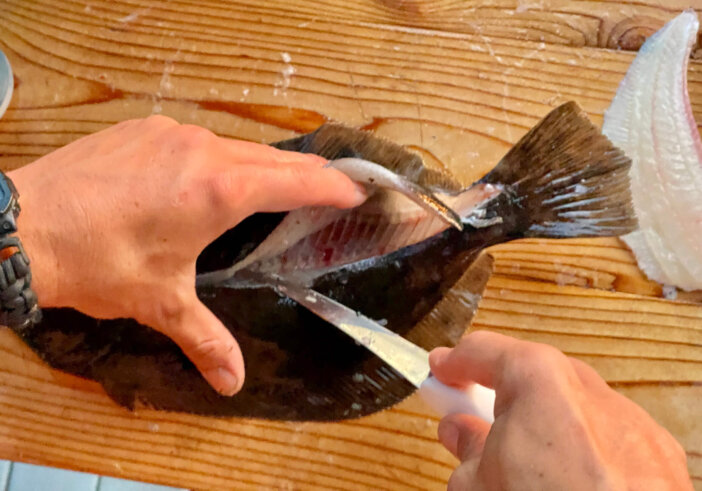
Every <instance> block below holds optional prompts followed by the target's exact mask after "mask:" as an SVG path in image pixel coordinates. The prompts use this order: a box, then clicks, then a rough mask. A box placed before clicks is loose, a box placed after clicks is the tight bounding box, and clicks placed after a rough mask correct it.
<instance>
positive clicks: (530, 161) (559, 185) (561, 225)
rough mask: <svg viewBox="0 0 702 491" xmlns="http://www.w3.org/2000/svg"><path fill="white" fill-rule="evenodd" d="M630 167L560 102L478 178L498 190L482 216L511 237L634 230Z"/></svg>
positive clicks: (570, 106) (583, 118)
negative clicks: (501, 224)
mask: <svg viewBox="0 0 702 491" xmlns="http://www.w3.org/2000/svg"><path fill="white" fill-rule="evenodd" d="M630 165H631V161H630V160H629V158H628V157H627V156H626V155H624V153H623V152H622V151H621V150H619V149H618V148H616V147H615V146H614V145H613V144H612V143H611V142H610V141H609V140H608V139H607V137H606V136H604V135H603V134H602V133H601V132H600V130H599V129H597V127H595V126H594V125H593V124H592V123H591V122H590V120H589V119H588V118H587V116H586V115H585V113H584V112H583V111H582V110H581V109H580V108H579V107H578V105H577V104H576V103H574V102H569V103H566V104H563V105H562V106H560V107H558V108H556V109H554V110H553V111H551V112H550V113H549V114H548V115H547V116H546V117H545V118H544V119H543V120H542V121H541V122H540V123H539V124H537V125H536V126H535V127H534V128H532V129H531V130H530V131H529V132H528V133H527V134H526V135H525V136H524V137H523V138H522V139H521V140H520V141H519V142H518V143H517V144H516V145H515V146H514V147H513V148H512V149H511V150H510V151H509V152H508V153H507V155H505V157H504V158H503V159H502V160H501V161H500V163H499V164H498V165H497V166H496V167H495V168H494V169H493V170H492V171H491V172H490V173H489V174H487V175H486V176H485V177H484V178H483V179H481V181H480V182H482V183H486V184H493V185H498V186H502V187H503V188H504V190H505V192H503V193H500V195H499V196H498V198H496V199H495V200H492V201H491V202H489V203H486V209H485V216H486V217H490V216H501V217H503V220H505V221H507V222H508V223H506V224H505V225H506V226H507V228H506V230H507V234H508V235H509V236H511V237H513V238H515V237H542V238H567V237H603V236H619V235H624V234H627V233H629V232H631V231H632V230H634V229H635V228H636V226H637V224H636V218H635V215H634V211H633V207H632V203H631V194H630V190H629V167H630ZM505 207H508V208H509V209H508V210H505Z"/></svg>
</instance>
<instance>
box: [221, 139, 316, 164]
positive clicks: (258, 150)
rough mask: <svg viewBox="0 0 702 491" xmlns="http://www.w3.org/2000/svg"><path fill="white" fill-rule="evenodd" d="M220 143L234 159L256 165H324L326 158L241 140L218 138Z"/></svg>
mask: <svg viewBox="0 0 702 491" xmlns="http://www.w3.org/2000/svg"><path fill="white" fill-rule="evenodd" d="M220 143H222V145H223V147H224V148H225V150H226V151H227V152H229V153H230V155H231V157H232V158H233V159H234V160H237V161H240V162H247V163H250V164H256V165H265V166H269V167H272V166H280V165H297V164H299V163H310V164H314V165H316V166H317V167H324V165H326V163H327V162H328V161H327V159H325V158H323V157H320V156H319V155H315V154H312V153H300V152H292V151H289V150H280V149H277V148H275V147H272V146H270V145H264V144H261V143H254V142H248V141H241V140H231V139H229V138H220Z"/></svg>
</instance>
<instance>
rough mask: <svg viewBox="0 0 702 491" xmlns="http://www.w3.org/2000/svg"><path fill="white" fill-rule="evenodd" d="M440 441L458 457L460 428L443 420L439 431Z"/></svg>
mask: <svg viewBox="0 0 702 491" xmlns="http://www.w3.org/2000/svg"><path fill="white" fill-rule="evenodd" d="M437 433H438V435H439V441H440V442H441V444H442V445H443V446H444V447H446V449H447V450H448V451H449V452H451V453H452V454H454V455H456V451H457V448H458V426H456V425H455V424H453V423H452V422H450V421H447V420H445V419H444V420H441V422H440V423H439V428H438V430H437Z"/></svg>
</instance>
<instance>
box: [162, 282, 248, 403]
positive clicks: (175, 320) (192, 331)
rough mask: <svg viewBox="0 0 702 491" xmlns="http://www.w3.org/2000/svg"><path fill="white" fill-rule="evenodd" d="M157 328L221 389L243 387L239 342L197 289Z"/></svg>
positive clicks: (229, 392) (230, 390)
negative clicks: (197, 293) (206, 303)
mask: <svg viewBox="0 0 702 491" xmlns="http://www.w3.org/2000/svg"><path fill="white" fill-rule="evenodd" d="M157 328H158V330H159V331H161V332H162V333H163V334H165V335H167V336H168V337H170V338H171V339H173V341H175V343H176V344H178V346H180V348H181V349H182V350H183V353H185V355H186V356H187V357H188V358H189V359H190V361H192V362H193V363H194V364H195V366H196V367H197V368H198V370H199V371H200V373H201V374H202V376H203V377H204V378H205V380H207V382H209V384H210V385H211V386H212V387H213V388H214V389H215V390H216V391H217V392H219V393H220V394H222V395H227V396H231V395H234V394H235V393H237V392H238V391H239V390H240V389H241V387H242V385H243V383H244V359H243V356H242V354H241V350H240V348H239V345H238V343H237V342H236V340H235V339H234V337H233V336H232V334H231V333H230V332H229V330H228V329H227V328H226V327H224V325H223V324H222V323H221V321H220V320H219V319H218V318H217V317H216V316H215V315H214V314H213V313H212V312H211V311H210V310H209V309H208V308H207V307H206V306H205V305H203V304H202V302H200V300H199V299H198V298H197V297H196V296H195V294H194V293H193V299H192V300H191V301H190V302H188V303H187V305H186V306H185V307H183V308H182V309H179V312H177V313H175V314H174V315H169V316H168V318H166V319H163V321H162V322H161V323H160V326H158V327H157Z"/></svg>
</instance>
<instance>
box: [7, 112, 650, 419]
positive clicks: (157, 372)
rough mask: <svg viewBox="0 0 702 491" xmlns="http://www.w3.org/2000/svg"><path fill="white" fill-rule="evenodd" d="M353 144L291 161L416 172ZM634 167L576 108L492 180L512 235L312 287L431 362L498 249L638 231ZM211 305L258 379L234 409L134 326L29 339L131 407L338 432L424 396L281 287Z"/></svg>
mask: <svg viewBox="0 0 702 491" xmlns="http://www.w3.org/2000/svg"><path fill="white" fill-rule="evenodd" d="M342 133H343V134H341V133H339V134H337V133H334V132H331V133H329V132H327V133H326V136H325V138H327V139H328V141H327V142H326V143H329V141H332V143H334V144H333V145H331V144H327V145H325V144H324V142H321V143H320V142H318V141H316V140H315V139H314V138H315V137H314V136H309V135H308V136H305V137H301V138H299V139H296V140H295V141H297V142H298V146H297V147H292V148H293V149H294V148H298V149H301V150H303V151H305V150H310V148H312V149H313V150H315V151H316V152H319V153H320V154H322V155H323V156H324V157H326V158H330V159H331V158H335V157H337V156H349V155H353V156H361V157H363V158H368V159H370V160H374V161H376V162H378V163H380V164H383V163H384V160H388V159H387V158H385V157H384V156H383V149H384V148H390V147H391V146H392V148H391V150H388V151H389V153H390V157H392V159H394V160H393V164H392V165H391V166H390V167H392V168H393V170H395V171H397V172H399V173H403V172H404V171H405V170H407V169H403V168H402V162H401V160H397V159H396V158H395V157H396V156H397V150H396V148H394V147H396V145H394V144H387V145H386V144H385V143H382V144H378V143H377V142H376V141H375V140H373V139H371V141H372V143H373V145H374V147H373V148H374V150H373V151H370V150H368V148H367V147H364V146H363V145H364V143H363V142H366V144H367V140H368V138H367V136H364V137H363V138H360V139H359V138H357V137H355V138H356V139H355V140H353V142H351V143H349V146H348V147H347V146H344V144H343V142H344V141H351V140H349V137H348V134H349V130H348V129H344V130H343V132H342ZM335 134H336V135H337V136H336V137H335V136H334V135H335ZM350 134H354V133H353V132H351V133H350ZM312 135H314V134H312ZM345 135H346V136H345ZM334 138H337V139H338V140H340V141H341V143H340V142H339V141H337V140H334ZM359 141H360V142H361V143H360V144H359V143H358V142H359ZM310 142H312V143H310ZM290 145H292V144H291V143H290V141H289V142H287V143H285V145H284V147H285V148H290ZM355 145H356V146H355ZM357 145H360V147H358V146H357ZM313 147H314V148H313ZM320 148H321V150H320ZM325 149H331V150H330V151H331V152H332V153H331V154H330V153H328V152H327V151H326V150H325ZM364 150H365V152H364ZM392 159H391V160H392ZM629 164H630V162H629V160H628V159H627V158H626V157H625V156H624V155H623V154H622V153H621V152H619V151H618V150H617V149H615V148H614V147H613V146H612V145H611V144H610V143H609V141H608V140H607V139H606V138H605V137H604V136H602V135H601V134H600V133H599V131H598V130H597V129H596V128H595V127H594V126H592V124H590V123H589V121H587V119H586V118H585V117H584V116H583V115H582V114H581V112H580V110H579V109H578V108H577V106H576V105H575V104H572V103H570V104H565V105H563V106H561V107H560V108H557V109H556V110H554V111H552V112H551V113H550V114H549V115H548V116H547V117H546V118H545V119H544V120H543V121H542V122H541V123H540V124H539V125H537V127H535V128H534V129H533V130H531V131H530V132H529V133H528V134H527V135H526V136H525V137H524V138H523V139H522V140H521V141H520V142H519V143H518V144H517V145H516V146H515V147H514V148H513V149H512V150H511V151H510V152H509V153H508V154H507V155H506V156H505V157H504V158H503V160H502V161H501V162H500V164H498V166H497V167H496V168H495V169H494V170H493V171H492V172H491V173H489V174H488V175H487V176H485V177H484V178H483V179H482V180H481V182H484V183H490V184H499V185H501V186H504V192H503V193H501V194H500V195H499V196H498V197H497V198H495V199H494V200H492V201H490V202H489V203H488V205H487V207H486V215H487V216H488V217H501V218H502V221H501V223H498V224H495V225H492V226H489V227H486V228H480V229H476V228H473V227H470V226H466V227H465V228H464V230H463V231H462V232H461V231H458V230H455V229H448V230H446V231H444V232H442V233H440V234H437V235H435V236H433V237H430V238H429V239H427V240H425V241H423V242H421V243H419V244H415V245H413V246H409V247H406V248H403V249H401V250H399V251H396V252H394V253H392V254H389V255H386V256H382V257H379V258H374V259H372V260H366V261H362V262H360V263H355V264H351V265H347V266H345V267H342V268H339V269H337V270H335V271H332V272H330V273H327V274H325V275H324V276H321V277H319V278H317V279H316V280H315V282H314V283H313V288H314V289H315V290H317V291H319V292H320V293H322V294H324V295H327V296H329V297H331V298H334V299H336V300H338V301H340V302H341V303H344V304H346V305H348V306H349V307H351V308H353V309H356V310H358V311H361V312H363V313H364V314H365V315H367V316H369V317H371V318H375V319H384V320H385V321H386V322H387V326H388V327H389V328H390V329H392V330H394V331H396V332H398V333H400V334H402V335H403V336H405V337H407V338H408V339H410V340H411V341H413V342H415V343H416V344H418V345H420V346H422V347H424V348H425V349H432V348H434V347H436V346H451V345H454V344H455V343H456V342H457V341H458V340H459V339H460V337H461V336H462V335H463V333H464V330H465V328H466V327H467V325H468V322H469V320H470V317H471V316H472V314H473V310H474V308H475V305H474V304H471V303H466V302H462V301H458V299H459V298H463V297H464V296H471V295H472V296H476V295H480V294H481V293H482V290H483V288H484V286H485V283H486V282H487V279H488V278H489V274H490V270H491V269H490V268H491V261H490V259H489V257H488V256H486V255H482V256H481V255H480V251H482V250H483V249H484V248H485V247H488V246H490V245H493V244H497V243H501V242H505V241H508V240H513V239H518V238H520V237H525V236H531V237H583V236H588V237H593V236H612V235H621V234H624V233H628V232H629V231H631V230H633V229H634V228H635V226H636V222H635V219H634V218H633V211H632V209H631V204H630V196H629V188H628V167H629ZM408 169H409V170H408V172H407V174H406V175H410V174H412V175H413V176H414V178H416V179H417V180H418V181H421V180H423V179H424V180H425V182H423V183H422V184H427V182H426V181H427V180H428V181H431V183H434V184H436V183H437V182H441V181H442V179H443V178H442V177H441V176H438V177H437V176H436V175H433V174H431V173H422V172H420V171H421V169H420V170H419V171H418V168H417V166H416V163H412V165H411V166H409V167H408ZM418 172H419V173H418ZM437 185H438V184H437ZM449 187H450V186H449ZM282 216H283V215H281V214H275V215H255V216H253V217H250V218H249V219H247V220H245V221H244V222H242V223H241V224H240V225H239V226H237V227H236V228H235V229H233V230H231V231H229V232H228V233H227V234H225V235H223V236H222V237H220V239H218V240H217V241H215V242H214V243H213V244H211V245H210V246H209V247H208V248H207V249H206V250H205V251H204V252H203V254H202V255H201V257H200V259H199V261H198V271H199V272H206V271H212V270H216V269H221V268H225V267H228V266H230V265H231V264H232V263H233V262H234V261H235V260H238V259H240V258H242V257H245V256H246V254H248V253H249V252H250V251H251V250H253V248H254V247H255V246H256V245H258V244H259V243H260V242H261V241H262V240H263V239H264V238H265V237H266V236H267V235H268V234H269V233H270V231H271V230H272V229H273V228H274V227H275V226H276V225H277V224H278V223H279V222H280V220H281V219H282ZM476 258H478V259H477V260H476ZM198 294H199V296H200V298H201V299H202V301H203V302H204V303H205V304H206V305H207V306H208V307H209V308H210V309H211V310H212V311H213V312H214V313H215V314H216V315H217V317H219V318H220V319H221V320H222V321H223V322H224V323H225V325H226V326H227V327H228V328H229V329H230V330H231V331H232V333H233V334H234V336H235V337H236V338H237V340H238V341H239V344H240V345H241V348H242V351H243V353H244V358H245V362H246V366H247V378H246V382H245V384H244V387H243V389H242V392H241V393H240V394H238V395H236V396H234V397H231V398H228V397H223V396H220V395H218V394H217V393H216V392H215V391H214V390H213V389H211V388H210V386H209V385H208V384H207V383H206V382H205V380H204V379H203V378H202V377H201V376H200V374H199V373H198V372H197V370H196V369H195V367H194V366H193V365H192V363H190V361H189V360H188V359H187V358H186V357H185V356H184V355H183V354H182V352H181V351H180V349H179V348H178V347H177V345H175V343H173V342H172V341H170V340H169V339H168V338H167V337H165V336H163V335H161V334H159V333H157V332H155V331H153V330H151V329H149V328H148V327H145V326H141V325H139V324H138V323H136V322H134V321H132V320H129V319H120V320H110V321H98V320H95V319H92V318H90V317H87V316H85V315H82V314H80V313H78V312H75V311H72V310H70V309H47V310H45V312H44V314H45V315H44V320H43V321H42V322H41V323H40V324H38V325H36V326H33V327H32V328H29V329H26V330H24V331H21V332H18V334H19V335H20V336H21V338H22V339H23V340H24V341H25V342H26V343H27V344H28V345H29V346H30V347H32V348H33V349H34V350H35V351H36V352H37V353H38V354H39V355H40V356H42V357H43V358H44V360H46V361H47V362H48V363H49V364H50V365H51V366H53V367H55V368H58V369H61V370H64V371H67V372H70V373H73V374H76V375H79V376H82V377H86V378H89V379H93V380H97V381H98V382H100V383H101V384H102V385H103V386H104V387H105V389H106V391H107V392H108V394H109V395H110V396H111V397H112V398H113V399H114V400H116V401H117V402H119V403H120V404H122V405H124V406H126V407H130V408H133V407H136V406H139V405H147V406H150V407H154V408H158V409H164V410H171V411H185V412H190V413H198V414H206V415H217V416H245V417H256V418H266V419H279V420H297V421H307V420H316V421H330V420H340V419H346V418H353V417H360V416H364V415H367V414H370V413H373V412H376V411H379V410H381V409H384V408H387V407H389V406H392V405H394V404H396V403H397V402H399V401H401V400H402V399H404V398H405V397H407V396H408V395H409V394H411V393H412V392H413V391H414V387H413V386H412V385H411V384H409V383H408V382H406V381H405V380H404V379H403V378H402V377H401V376H400V375H399V374H397V373H396V372H395V371H394V370H393V369H391V368H390V367H388V366H387V365H385V364H384V363H383V362H382V361H381V360H380V359H378V358H377V357H375V356H373V355H372V354H370V352H368V351H367V350H366V349H365V348H364V347H361V346H358V345H356V344H355V343H354V342H353V341H352V340H351V339H350V338H348V337H347V336H346V335H344V334H343V333H341V332H340V331H338V330H337V329H336V328H334V327H333V326H331V325H329V324H327V323H325V322H324V321H322V320H320V319H319V318H318V317H316V316H315V315H314V314H312V313H310V312H309V311H307V310H306V309H304V308H302V307H300V306H299V305H298V304H296V303H295V302H294V301H292V300H290V299H287V298H284V297H281V296H279V295H278V294H277V293H276V292H274V291H273V290H271V289H269V288H265V287H253V286H250V285H247V284H246V283H244V282H242V283H240V286H239V287H235V288H228V287H227V288H225V287H214V288H213V287H208V288H198Z"/></svg>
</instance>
